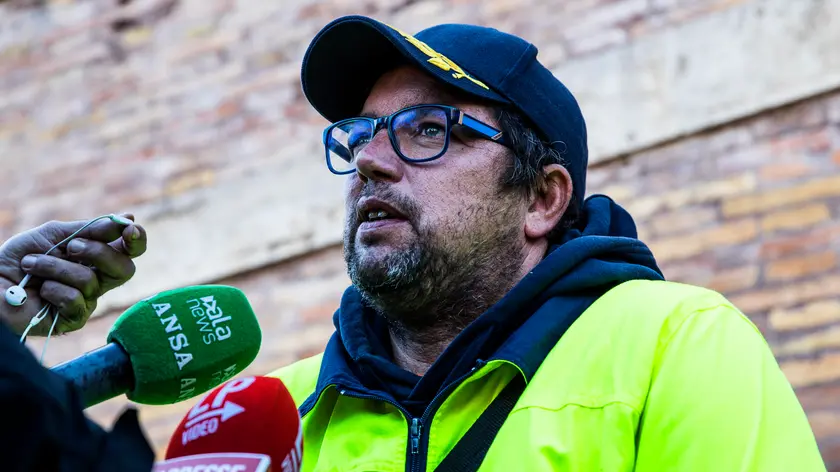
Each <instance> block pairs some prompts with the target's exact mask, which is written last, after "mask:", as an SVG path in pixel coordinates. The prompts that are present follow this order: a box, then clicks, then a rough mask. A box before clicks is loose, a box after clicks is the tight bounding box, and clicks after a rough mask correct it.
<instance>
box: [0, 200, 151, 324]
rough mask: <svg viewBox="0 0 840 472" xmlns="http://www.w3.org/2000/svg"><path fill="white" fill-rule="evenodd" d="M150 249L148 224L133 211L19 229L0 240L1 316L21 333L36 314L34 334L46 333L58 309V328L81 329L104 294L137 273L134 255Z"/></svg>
mask: <svg viewBox="0 0 840 472" xmlns="http://www.w3.org/2000/svg"><path fill="white" fill-rule="evenodd" d="M145 250H146V233H145V230H144V229H143V228H142V227H141V226H139V225H136V224H134V222H133V217H132V216H131V215H103V216H101V217H98V218H95V219H93V220H84V221H76V222H50V223H46V224H44V225H41V226H39V227H37V228H34V229H31V230H29V231H26V232H23V233H20V234H18V235H16V236H14V237H13V238H11V239H9V240H8V241H6V242H5V243H4V244H3V245H2V246H0V291H2V292H3V298H4V299H3V300H0V318H2V319H3V321H5V322H6V323H7V324H8V325H9V326H11V328H12V329H13V330H15V331H16V332H18V333H21V332H23V331H24V330H25V329H27V327H29V326H30V324H32V323H30V320H33V318H34V320H33V323H35V324H34V325H33V326H32V327H31V331H29V335H45V334H47V332H49V330H50V327H51V325H52V324H53V321H54V320H55V315H56V313H57V314H58V315H59V316H58V321H57V324H56V326H55V330H56V331H57V332H68V331H74V330H77V329H79V328H81V327H82V326H83V325H84V324H85V322H86V321H87V319H88V317H90V315H91V313H92V312H93V310H94V308H95V307H96V302H97V300H98V298H99V297H101V296H102V295H103V294H104V293H106V292H108V291H109V290H112V289H114V288H116V287H118V286H120V285H122V284H124V283H125V282H126V281H128V280H129V279H130V278H131V277H132V276H133V275H134V270H135V267H134V262H133V261H132V259H133V258H134V257H137V256H140V255H141V254H143V252H145ZM48 306H51V307H52V310H47V308H48ZM39 318H40V319H39Z"/></svg>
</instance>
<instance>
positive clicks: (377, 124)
mask: <svg viewBox="0 0 840 472" xmlns="http://www.w3.org/2000/svg"><path fill="white" fill-rule="evenodd" d="M419 108H437V109H440V110H443V111H444V112H445V114H446V135H445V141H444V143H443V148H442V149H441V151H440V152H439V153H437V154H436V155H434V156H432V157H424V158H421V159H412V158H410V157H406V156H405V155H404V154H403V153H402V152H401V151H400V147H399V145H398V144H397V138H396V137H395V136H394V129H393V127H392V126H391V123H393V120H394V117H395V116H397V115H399V114H400V113H404V112H407V111H411V110H416V109H419ZM359 120H364V121H368V122H370V123H371V125H372V127H373V133H372V134H371V139H373V137H374V136H376V133H378V132H379V131H380V130H381V129H382V128H386V129H387V130H388V139H389V140H390V142H391V147H392V148H393V149H394V152H396V153H397V155H398V156H399V157H400V159H402V160H403V161H405V162H411V163H421V162H429V161H433V160H435V159H439V158H440V157H441V156H443V155H444V154H446V151H447V150H448V149H449V141H450V139H451V135H452V128H453V126H456V125H457V126H463V127H465V128H467V129H469V130H470V131H472V132H473V133H475V134H476V135H478V137H479V138H482V139H486V140H488V141H493V142H496V143H499V144H501V145H502V146H505V147H508V148H510V144H509V143H508V142H507V140H506V139H505V137H504V132H503V131H500V130H497V129H496V128H493V127H492V126H490V125H488V124H487V123H484V122H482V121H480V120H478V119H476V118H473V117H472V116H470V115H468V114H466V113H464V112H463V111H461V110H460V109H459V108H457V107H453V106H449V105H438V104H422V105H413V106H410V107H406V108H403V109H401V110H397V111H395V112H394V113H392V114H390V115H387V116H380V117H379V118H371V117H368V116H359V117H355V118H347V119H345V120H341V121H337V122H335V123H333V124H331V125H329V126H327V127H326V129H324V133H323V136H322V141H323V143H324V151H325V156H324V157H325V158H326V160H327V167H328V168H329V169H330V172H332V173H333V174H336V175H345V174H352V173H354V172H356V169H350V170H347V171H338V170H336V169H335V168H333V166H332V164H331V163H330V149H331V144H334V143H329V142H327V140H328V139H329V137H330V135H331V134H332V130H333V129H335V128H336V127H338V126H342V125H345V124H347V123H350V122H353V121H359ZM333 141H335V140H333ZM332 149H333V150H334V151H335V152H336V154H345V153H346V151H347V148H345V147H343V146H341V147H338V146H332ZM351 161H352V159H348V162H351Z"/></svg>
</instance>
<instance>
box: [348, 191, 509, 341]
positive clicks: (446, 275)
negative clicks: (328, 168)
mask: <svg viewBox="0 0 840 472" xmlns="http://www.w3.org/2000/svg"><path fill="white" fill-rule="evenodd" d="M509 208H510V206H508V205H497V206H492V205H487V206H484V205H482V206H475V207H472V208H465V209H463V210H462V211H460V212H459V215H457V217H456V218H455V219H454V220H453V221H461V222H467V224H464V225H454V226H457V227H455V228H451V227H448V228H445V230H447V235H446V236H445V237H440V236H437V235H435V234H429V232H426V231H422V230H421V231H418V230H417V229H416V228H415V232H416V233H417V236H418V237H416V238H414V241H412V243H411V245H409V246H408V247H406V248H404V249H402V250H399V251H395V252H394V253H393V254H391V255H389V256H388V257H387V258H386V260H385V261H378V263H377V264H376V265H371V266H364V265H363V262H362V261H360V260H359V257H358V254H357V252H356V248H355V238H356V231H355V230H354V229H350V228H358V225H356V224H355V222H351V223H352V224H351V225H348V229H347V231H345V238H344V258H345V262H346V263H347V269H348V274H349V276H350V280H351V281H352V282H353V285H354V286H355V287H356V289H357V290H358V291H359V293H360V294H361V296H362V297H363V299H364V300H365V302H366V303H367V304H368V305H369V306H371V307H372V308H373V309H374V310H375V311H376V312H377V313H378V314H379V315H380V316H382V317H383V318H385V319H386V320H387V321H388V323H389V325H390V326H391V331H392V333H393V334H394V335H396V336H397V337H406V338H410V339H411V340H412V341H414V342H435V341H437V342H439V341H440V340H441V339H444V338H443V336H449V337H452V336H454V335H457V333H459V332H460V331H461V330H463V329H464V328H465V327H466V326H467V325H469V324H470V323H471V322H472V321H473V320H475V319H476V318H477V317H478V316H479V315H481V314H482V313H484V312H485V311H486V310H487V309H488V308H490V307H491V306H492V305H493V304H495V303H496V302H497V301H499V300H500V299H501V298H502V297H503V296H504V295H505V293H507V291H508V290H510V289H511V288H512V287H513V285H515V284H516V282H517V281H518V277H519V270H520V268H521V264H522V258H523V248H522V245H521V244H520V242H519V239H518V228H517V227H516V226H515V225H512V224H511V221H512V211H511V210H510V209H509Z"/></svg>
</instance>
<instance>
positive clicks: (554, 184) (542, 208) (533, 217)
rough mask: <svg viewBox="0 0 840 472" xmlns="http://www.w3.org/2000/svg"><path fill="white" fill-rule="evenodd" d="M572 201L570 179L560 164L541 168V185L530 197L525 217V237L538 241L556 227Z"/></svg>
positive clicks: (567, 172)
mask: <svg viewBox="0 0 840 472" xmlns="http://www.w3.org/2000/svg"><path fill="white" fill-rule="evenodd" d="M571 200H572V177H571V176H570V175H569V171H568V170H566V168H565V167H563V166H562V165H560V164H549V165H547V166H545V167H543V184H542V186H541V187H540V188H539V189H537V191H535V192H534V193H533V194H532V195H531V201H530V205H529V206H528V214H527V215H526V216H525V236H526V237H527V238H529V239H539V238H544V237H546V236H548V233H549V232H551V230H552V229H554V227H555V226H557V223H559V222H560V219H561V218H563V214H564V213H565V212H566V209H567V208H568V207H569V202H571Z"/></svg>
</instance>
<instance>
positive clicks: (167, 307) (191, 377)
mask: <svg viewBox="0 0 840 472" xmlns="http://www.w3.org/2000/svg"><path fill="white" fill-rule="evenodd" d="M261 341H262V333H261V332H260V327H259V324H258V323H257V318H256V316H255V315H254V311H253V309H252V308H251V304H250V303H249V302H248V299H247V298H246V297H245V294H244V293H242V291H241V290H239V289H236V288H234V287H229V286H224V285H197V286H192V287H185V288H179V289H175V290H169V291H166V292H161V293H158V294H157V295H155V296H153V297H149V298H147V299H145V300H142V301H140V302H138V303H137V304H135V305H134V306H132V307H131V308H129V309H128V310H127V311H126V312H125V313H123V314H122V315H121V316H120V317H119V319H117V321H116V322H115V323H114V325H113V326H112V327H111V331H110V333H109V334H108V339H107V342H108V344H107V345H105V346H103V347H101V348H99V349H97V350H94V351H91V352H88V353H86V354H84V355H82V356H81V357H78V358H76V359H73V360H71V361H68V362H65V363H64V364H60V365H57V366H55V367H53V368H52V369H51V370H52V371H53V372H55V373H57V374H59V375H61V376H63V377H65V378H67V379H68V380H70V381H71V382H72V383H73V384H74V385H75V386H76V387H77V389H78V390H79V392H80V394H81V397H82V402H83V404H84V406H85V408H87V407H89V406H92V405H95V404H97V403H100V402H103V401H105V400H108V399H110V398H113V397H116V396H118V395H121V394H126V396H127V397H128V398H129V399H130V400H132V401H134V402H137V403H143V404H147V405H168V404H172V403H178V402H180V401H183V400H186V399H189V398H192V397H195V396H197V395H200V394H202V393H204V392H207V391H208V390H210V389H212V388H214V387H216V386H218V385H220V384H222V383H224V382H226V381H228V380H230V379H231V378H232V377H233V376H235V375H236V374H238V373H239V372H241V371H242V370H243V369H244V368H245V367H247V366H248V365H249V364H250V363H251V362H252V361H253V360H254V358H255V357H256V356H257V353H258V352H259V350H260V343H261Z"/></svg>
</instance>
